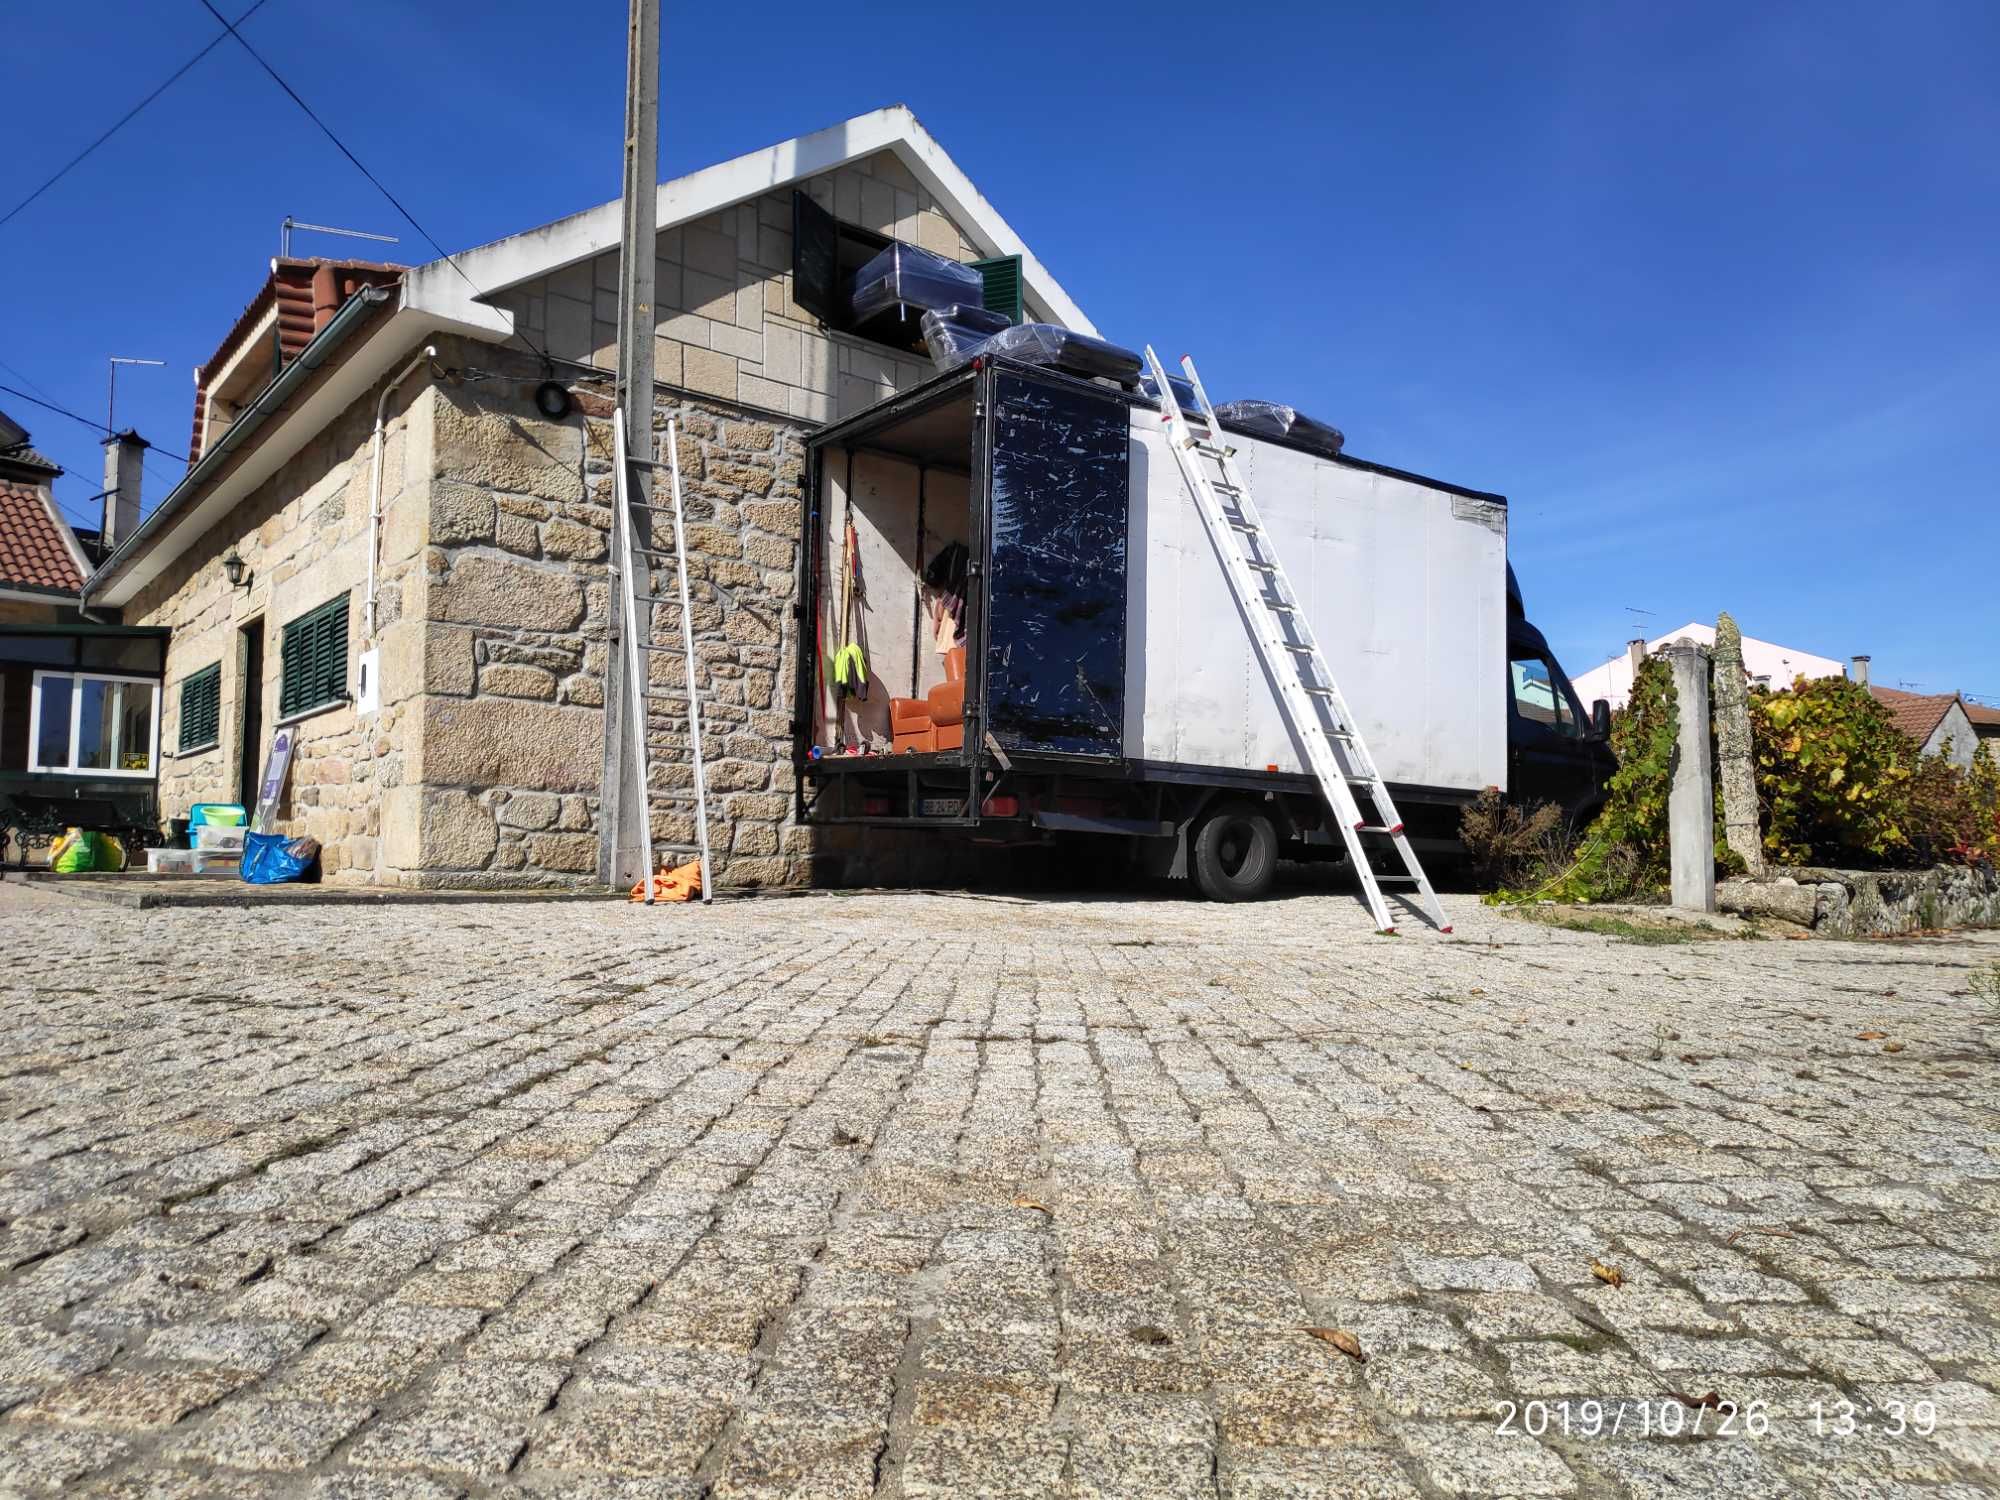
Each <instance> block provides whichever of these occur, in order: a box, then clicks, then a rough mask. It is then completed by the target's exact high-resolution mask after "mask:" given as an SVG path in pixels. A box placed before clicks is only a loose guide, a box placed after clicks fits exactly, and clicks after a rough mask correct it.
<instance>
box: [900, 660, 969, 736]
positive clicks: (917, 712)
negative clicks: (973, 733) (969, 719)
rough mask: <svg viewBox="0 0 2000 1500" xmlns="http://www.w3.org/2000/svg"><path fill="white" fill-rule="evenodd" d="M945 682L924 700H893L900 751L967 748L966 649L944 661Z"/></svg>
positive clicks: (927, 694)
mask: <svg viewBox="0 0 2000 1500" xmlns="http://www.w3.org/2000/svg"><path fill="white" fill-rule="evenodd" d="M944 675H945V680H944V681H943V682H941V683H939V684H938V685H937V686H936V687H934V688H932V689H931V690H930V691H929V692H928V693H926V694H925V695H924V696H923V697H921V698H891V699H890V700H889V733H890V735H891V737H892V738H893V740H894V742H895V747H896V749H897V750H898V751H899V752H900V751H905V750H909V751H922V750H957V749H961V748H962V747H963V746H964V744H965V647H963V646H953V647H952V648H951V650H949V651H947V652H946V653H945V657H944Z"/></svg>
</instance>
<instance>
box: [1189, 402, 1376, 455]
mask: <svg viewBox="0 0 2000 1500" xmlns="http://www.w3.org/2000/svg"><path fill="white" fill-rule="evenodd" d="M1215 414H1216V415H1217V416H1218V417H1220V418H1222V420H1223V421H1224V422H1226V423H1228V424H1229V425H1230V426H1232V427H1236V428H1240V429H1241V430H1242V431H1244V432H1247V433H1251V434H1252V435H1254V436H1256V437H1272V438H1278V439H1280V440H1281V441H1284V442H1288V443H1297V444H1298V445H1299V446H1300V447H1301V448H1305V449H1308V450H1310V451H1311V452H1314V453H1319V454H1323V455H1325V456H1326V457H1327V458H1337V457H1339V455H1340V450H1341V447H1342V446H1343V445H1344V444H1345V443H1346V442H1347V438H1346V436H1345V435H1344V434H1343V433H1342V432H1341V430H1340V429H1339V428H1338V427H1329V426H1327V425H1326V423H1324V422H1315V421H1314V420H1313V419H1312V418H1311V417H1309V416H1307V415H1306V414H1305V413H1304V412H1302V411H1300V410H1299V409H1298V408H1297V407H1296V406H1284V405H1281V404H1280V403H1278V402H1276V401H1225V402H1223V403H1222V405H1220V406H1218V407H1216V409H1215Z"/></svg>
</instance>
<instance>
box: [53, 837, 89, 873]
mask: <svg viewBox="0 0 2000 1500" xmlns="http://www.w3.org/2000/svg"><path fill="white" fill-rule="evenodd" d="M49 852H50V854H51V855H52V856H53V858H52V859H51V861H50V863H51V865H52V867H53V868H54V870H55V872H56V873H57V874H58V875H81V874H84V873H86V872H88V871H90V870H94V869H96V868H97V860H98V848H97V835H96V834H94V833H92V832H90V830H89V829H87V828H72V829H70V831H69V832H68V833H65V834H64V835H63V836H62V837H61V838H59V839H57V840H56V846H55V848H54V849H52V850H50V851H49Z"/></svg>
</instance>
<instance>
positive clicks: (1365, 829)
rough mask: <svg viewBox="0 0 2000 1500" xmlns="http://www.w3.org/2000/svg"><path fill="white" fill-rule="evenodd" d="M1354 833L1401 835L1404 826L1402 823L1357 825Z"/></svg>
mask: <svg viewBox="0 0 2000 1500" xmlns="http://www.w3.org/2000/svg"><path fill="white" fill-rule="evenodd" d="M1354 831H1355V832H1356V833H1401V832H1402V831H1403V825H1402V824H1401V823H1356V824H1355V825H1354Z"/></svg>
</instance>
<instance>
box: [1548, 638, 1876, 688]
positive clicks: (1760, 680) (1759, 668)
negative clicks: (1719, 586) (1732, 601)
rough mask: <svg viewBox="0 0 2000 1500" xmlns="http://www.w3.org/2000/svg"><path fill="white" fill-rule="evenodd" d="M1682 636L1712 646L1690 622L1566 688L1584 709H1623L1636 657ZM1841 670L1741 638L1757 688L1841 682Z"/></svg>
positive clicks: (1827, 661)
mask: <svg viewBox="0 0 2000 1500" xmlns="http://www.w3.org/2000/svg"><path fill="white" fill-rule="evenodd" d="M1682 637H1686V638H1687V639H1689V640H1691V641H1695V642H1697V643H1698V644H1700V645H1703V646H1713V645H1714V644H1715V627H1714V626H1713V625H1697V624H1693V623H1689V624H1686V625H1683V626H1682V627H1681V628H1680V629H1679V630H1670V631H1668V632H1667V633H1666V634H1665V635H1663V636H1658V637H1656V638H1655V639H1653V640H1650V641H1645V642H1639V641H1634V642H1633V643H1632V646H1631V647H1628V648H1627V650H1626V652H1625V654H1624V655H1622V656H1614V657H1612V658H1611V659H1610V660H1609V661H1606V662H1602V663H1600V664H1599V665H1597V666H1595V667H1592V668H1591V669H1590V670H1589V671H1588V672H1585V673H1583V674H1582V675H1581V676H1579V677H1577V678H1575V679H1573V680H1572V682H1571V686H1573V687H1574V688H1575V689H1576V695H1577V697H1578V698H1580V699H1581V700H1582V701H1583V702H1584V703H1585V704H1589V703H1591V702H1593V701H1594V700H1596V699H1598V698H1603V699H1606V700H1607V701H1608V702H1609V703H1610V704H1611V706H1612V707H1613V708H1623V707H1624V706H1625V700H1626V699H1628V698H1630V697H1631V696H1632V674H1633V673H1634V671H1635V670H1637V667H1638V662H1639V660H1640V658H1641V656H1644V655H1651V654H1652V653H1653V652H1655V651H1658V650H1660V649H1661V648H1662V647H1664V646H1671V645H1672V644H1673V643H1674V642H1675V641H1677V640H1680V639H1681V638H1682ZM1846 671H1847V668H1846V666H1845V665H1844V664H1842V663H1841V662H1837V661H1835V660H1834V659H1833V658H1832V657H1829V656H1814V655H1813V654H1812V653H1811V652H1809V651H1800V650H1797V649H1795V648H1793V647H1790V646H1780V645H1777V644H1775V643H1773V642H1771V641H1760V640H1757V639H1755V638H1753V637H1751V636H1747V635H1746V636H1744V637H1743V674H1744V676H1745V677H1746V678H1748V679H1749V681H1750V683H1751V685H1752V686H1757V685H1759V684H1761V685H1763V686H1765V687H1769V688H1772V689H1774V690H1782V689H1784V688H1788V687H1790V686H1791V685H1792V683H1793V682H1795V681H1796V680H1797V679H1799V678H1801V677H1840V676H1843V675H1845V673H1846Z"/></svg>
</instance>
